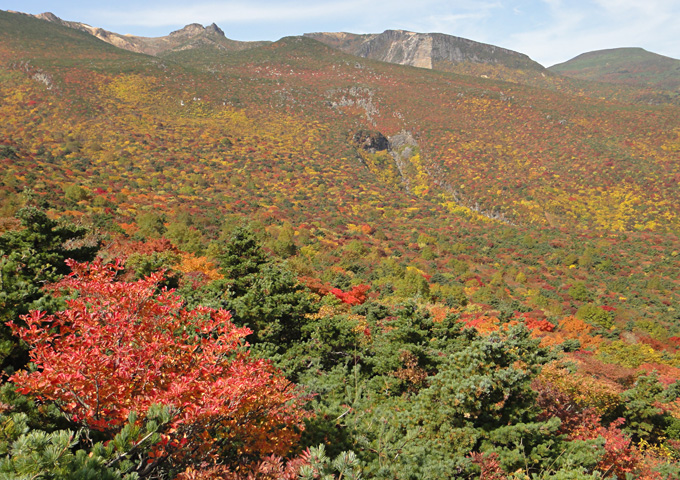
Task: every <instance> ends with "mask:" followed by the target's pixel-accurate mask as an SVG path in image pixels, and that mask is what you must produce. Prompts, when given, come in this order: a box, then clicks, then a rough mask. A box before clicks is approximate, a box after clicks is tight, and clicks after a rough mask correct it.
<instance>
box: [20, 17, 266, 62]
mask: <svg viewBox="0 0 680 480" xmlns="http://www.w3.org/2000/svg"><path fill="white" fill-rule="evenodd" d="M16 13H21V12H16ZM24 15H29V16H32V17H34V18H37V19H40V20H44V21H46V22H51V23H55V24H58V25H62V26H64V27H69V28H73V29H75V30H80V31H83V32H86V33H89V34H90V35H92V36H94V37H96V38H98V39H100V40H102V41H104V42H106V43H109V44H111V45H113V46H115V47H118V48H122V49H124V50H128V51H131V52H135V53H143V54H146V55H153V56H162V55H164V54H166V53H168V52H176V51H182V50H190V49H193V48H197V47H199V46H211V47H213V48H216V49H217V50H220V51H223V52H233V51H239V50H244V49H248V48H253V47H257V46H260V45H264V44H267V43H270V42H266V41H255V42H241V41H238V40H232V39H230V38H227V37H226V36H225V34H224V31H222V29H221V28H220V27H218V26H217V25H216V24H215V23H212V24H211V25H209V26H207V27H204V26H203V25H201V24H199V23H190V24H188V25H186V26H184V27H183V28H180V29H178V30H175V31H173V32H170V33H169V34H168V35H165V36H161V37H141V36H136V35H123V34H119V33H116V32H111V31H109V30H105V29H103V28H99V27H93V26H91V25H88V24H86V23H82V22H73V21H68V20H63V19H61V18H59V17H58V16H56V15H55V14H53V13H51V12H44V13H40V14H37V15H32V14H24Z"/></svg>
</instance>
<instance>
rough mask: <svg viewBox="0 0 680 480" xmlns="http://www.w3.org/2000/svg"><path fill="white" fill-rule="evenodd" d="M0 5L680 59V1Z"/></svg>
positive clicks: (150, 30) (126, 0) (169, 0)
mask: <svg viewBox="0 0 680 480" xmlns="http://www.w3.org/2000/svg"><path fill="white" fill-rule="evenodd" d="M190 1H191V0H117V1H115V2H111V1H107V2H98V1H96V0H90V1H84V0H52V1H45V0H0V9H2V10H15V11H20V12H25V13H33V14H37V13H43V12H52V13H54V14H55V15H57V16H58V17H60V18H62V19H64V20H71V21H78V22H83V23H86V24H88V25H92V26H95V27H101V28H104V29H106V30H110V31H113V32H116V33H121V34H126V33H129V34H132V35H140V36H146V37H156V36H164V35H167V34H168V33H170V32H171V31H174V30H177V29H180V28H182V27H183V26H185V25H187V24H189V23H200V24H202V25H210V24H211V23H216V24H217V25H218V26H219V27H220V28H221V29H222V30H224V32H225V35H226V36H227V37H228V38H231V39H233V40H242V41H246V40H278V39H279V38H281V37H285V36H288V35H301V34H303V33H309V32H340V31H342V32H352V33H380V32H383V31H384V30H388V29H402V30H410V31H414V32H421V33H430V32H438V33H446V34H449V35H455V36H457V37H464V38H468V39H470V40H474V41H477V42H483V43H490V44H492V45H497V46H500V47H504V48H508V49H511V50H515V51H518V52H521V53H524V54H527V55H529V56H530V57H531V58H532V59H533V60H536V61H537V62H539V63H540V64H542V65H543V66H546V67H548V66H551V65H554V64H556V63H561V62H564V61H567V60H569V59H571V58H573V57H575V56H577V55H579V54H581V53H585V52H589V51H593V50H602V49H607V48H617V47H642V48H644V49H646V50H649V51H651V52H654V53H658V54H661V55H666V56H669V57H673V58H677V59H680V0H516V1H505V0H499V1H492V0H489V1H486V0H481V1H472V0H342V1H341V0H248V1H246V0H234V1H232V0H193V2H192V3H189V2H190Z"/></svg>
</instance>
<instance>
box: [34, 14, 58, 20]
mask: <svg viewBox="0 0 680 480" xmlns="http://www.w3.org/2000/svg"><path fill="white" fill-rule="evenodd" d="M35 17H36V18H39V19H41V20H47V21H48V22H60V21H61V18H59V17H57V16H56V15H55V14H54V13H52V12H45V13H41V14H39V15H36V16H35Z"/></svg>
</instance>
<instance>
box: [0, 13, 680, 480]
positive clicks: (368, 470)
mask: <svg viewBox="0 0 680 480" xmlns="http://www.w3.org/2000/svg"><path fill="white" fill-rule="evenodd" d="M201 28H202V27H201ZM475 68H480V69H481V68H488V65H481V64H479V65H478V66H476V67H474V68H472V67H470V68H469V69H468V70H467V71H466V72H462V71H460V72H457V73H456V72H451V71H445V70H446V69H443V68H442V69H436V68H435V67H433V68H431V69H424V68H416V67H413V66H405V65H396V64H391V63H385V62H381V61H377V60H374V59H369V58H361V57H357V56H353V55H350V54H348V53H345V52H343V51H341V50H338V49H335V48H332V47H331V46H329V45H327V44H324V43H321V42H318V41H316V40H314V39H313V38H308V37H286V38H283V39H281V40H279V41H277V42H273V43H270V44H262V45H259V46H252V48H247V49H240V50H236V49H233V50H229V49H224V48H219V47H218V46H216V45H215V44H211V43H198V44H194V45H192V48H191V49H175V50H171V51H170V50H169V51H166V52H164V53H163V54H159V55H158V56H150V55H146V54H143V53H137V52H131V51H128V50H124V49H119V48H116V47H115V46H113V45H111V44H109V43H106V42H104V41H101V40H100V39H98V38H96V37H95V36H93V35H91V34H89V33H87V32H85V31H81V30H78V29H74V28H71V27H70V26H66V25H62V24H59V23H55V22H47V21H44V20H41V19H37V18H34V17H31V16H28V15H22V14H15V13H8V12H2V11H0V95H1V98H0V115H1V116H2V118H3V122H0V165H1V168H0V274H1V276H0V318H2V322H3V324H2V326H1V327H0V335H1V338H0V340H1V343H0V360H1V361H2V368H3V370H4V376H3V380H2V381H3V385H2V387H1V388H0V427H1V428H0V475H4V477H3V478H112V479H114V478H126V479H133V478H177V479H186V480H188V479H209V478H228V479H274V478H277V479H278V478H284V479H285V478H289V479H296V478H305V479H314V478H338V479H339V478H355V479H358V478H386V479H387V478H389V479H392V478H398V479H422V478H431V479H440V478H461V479H472V478H482V479H484V480H490V479H517V480H519V479H532V480H533V479H555V480H557V479H601V478H611V479H613V478H618V479H624V478H641V479H650V480H651V479H672V478H678V476H680V465H679V464H678V459H679V458H680V397H679V395H680V383H678V380H680V277H679V276H678V272H680V237H679V236H678V235H679V234H680V210H679V209H678V204H680V203H679V202H680V189H678V188H677V187H678V183H679V182H680V115H679V110H678V109H679V108H680V107H678V105H677V104H676V103H675V100H674V98H673V97H672V95H670V94H666V93H661V92H660V91H659V90H657V89H656V87H655V88H651V87H650V88H647V87H646V88H638V87H632V86H629V85H616V84H607V83H595V82H588V81H581V80H573V79H568V78H564V77H560V76H558V75H557V74H555V73H551V72H540V71H538V70H532V69H531V68H528V67H525V66H522V65H519V66H518V65H511V66H508V65H504V66H500V67H498V69H497V70H493V71H495V72H497V73H498V75H496V76H494V75H493V74H491V75H487V73H488V72H490V71H486V72H487V73H482V70H475ZM541 73H544V74H543V75H542V74H541ZM481 75H484V76H485V77H487V78H483V77H482V76H481ZM500 78H505V79H506V80H507V81H503V80H500Z"/></svg>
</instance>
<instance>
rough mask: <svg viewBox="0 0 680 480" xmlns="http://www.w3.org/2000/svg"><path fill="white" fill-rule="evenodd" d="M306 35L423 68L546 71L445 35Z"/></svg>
mask: <svg viewBox="0 0 680 480" xmlns="http://www.w3.org/2000/svg"><path fill="white" fill-rule="evenodd" d="M305 36H306V37H309V38H313V39H315V40H318V41H320V42H323V43H325V44H327V45H330V46H332V47H333V48H338V49H340V50H342V51H343V52H346V53H350V54H352V55H356V56H359V57H364V58H370V59H373V60H380V61H383V62H389V63H398V64H400V65H409V66H413V67H420V68H428V69H435V70H445V71H452V72H458V73H466V71H468V70H467V69H468V68H469V67H471V66H474V67H479V66H480V65H483V66H488V67H500V68H507V69H513V70H529V71H532V72H543V71H544V70H545V69H544V68H543V66H541V65H540V64H538V63H537V62H534V61H533V60H531V59H530V58H529V57H528V56H526V55H524V54H522V53H518V52H514V51H512V50H508V49H505V48H501V47H497V46H495V45H488V44H485V43H479V42H475V41H472V40H468V39H466V38H460V37H454V36H451V35H445V34H442V33H415V32H408V31H405V30H386V31H384V32H383V33H379V34H367V35H357V34H353V33H345V32H339V33H328V32H317V33H306V34H305Z"/></svg>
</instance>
